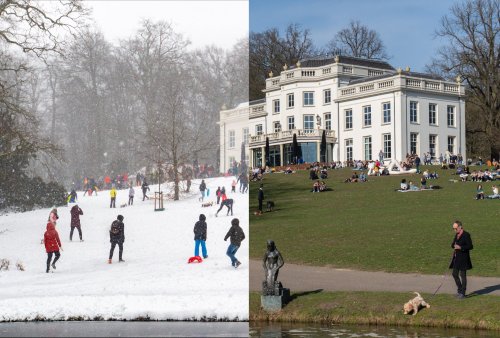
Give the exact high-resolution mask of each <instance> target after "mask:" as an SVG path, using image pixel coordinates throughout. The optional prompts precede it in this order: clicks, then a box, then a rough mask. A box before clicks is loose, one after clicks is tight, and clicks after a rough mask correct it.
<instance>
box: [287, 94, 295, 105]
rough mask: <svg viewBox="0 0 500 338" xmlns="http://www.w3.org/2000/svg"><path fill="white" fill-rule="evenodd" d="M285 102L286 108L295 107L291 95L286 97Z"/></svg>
mask: <svg viewBox="0 0 500 338" xmlns="http://www.w3.org/2000/svg"><path fill="white" fill-rule="evenodd" d="M286 102H287V108H293V107H295V97H294V96H293V93H291V94H288V95H287V96H286Z"/></svg>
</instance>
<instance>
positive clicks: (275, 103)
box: [273, 100, 280, 114]
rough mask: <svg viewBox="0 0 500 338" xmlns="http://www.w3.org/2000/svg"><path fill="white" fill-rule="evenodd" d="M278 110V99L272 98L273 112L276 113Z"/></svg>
mask: <svg viewBox="0 0 500 338" xmlns="http://www.w3.org/2000/svg"><path fill="white" fill-rule="evenodd" d="M279 112H280V100H273V113H274V114H278V113H279Z"/></svg>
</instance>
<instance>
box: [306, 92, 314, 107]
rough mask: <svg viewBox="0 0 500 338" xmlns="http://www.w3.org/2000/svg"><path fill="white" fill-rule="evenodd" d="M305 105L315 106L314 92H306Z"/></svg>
mask: <svg viewBox="0 0 500 338" xmlns="http://www.w3.org/2000/svg"><path fill="white" fill-rule="evenodd" d="M304 106H314V92H304Z"/></svg>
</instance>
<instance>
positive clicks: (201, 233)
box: [193, 221, 207, 241]
mask: <svg viewBox="0 0 500 338" xmlns="http://www.w3.org/2000/svg"><path fill="white" fill-rule="evenodd" d="M193 232H194V240H195V241H200V240H201V241H206V240H207V223H206V222H205V221H198V222H196V224H195V225H194V230H193Z"/></svg>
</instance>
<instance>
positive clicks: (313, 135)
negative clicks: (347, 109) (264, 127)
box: [250, 129, 335, 145]
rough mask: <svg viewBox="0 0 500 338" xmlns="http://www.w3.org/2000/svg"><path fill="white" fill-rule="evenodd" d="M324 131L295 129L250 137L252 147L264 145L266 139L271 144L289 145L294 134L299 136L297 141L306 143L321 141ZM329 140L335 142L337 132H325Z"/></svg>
mask: <svg viewBox="0 0 500 338" xmlns="http://www.w3.org/2000/svg"><path fill="white" fill-rule="evenodd" d="M323 130H324V129H293V130H283V131H278V132H274V133H269V134H261V135H255V136H250V145H256V144H264V143H265V142H266V137H267V138H269V143H270V144H272V143H289V142H292V140H293V134H296V135H297V140H298V141H302V142H304V141H305V140H311V141H312V140H319V139H321V137H322V136H323ZM325 132H326V133H325V134H326V138H327V140H328V139H330V140H329V141H330V142H335V140H332V138H333V139H335V131H333V130H325Z"/></svg>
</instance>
